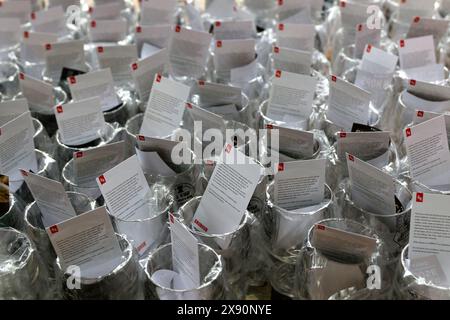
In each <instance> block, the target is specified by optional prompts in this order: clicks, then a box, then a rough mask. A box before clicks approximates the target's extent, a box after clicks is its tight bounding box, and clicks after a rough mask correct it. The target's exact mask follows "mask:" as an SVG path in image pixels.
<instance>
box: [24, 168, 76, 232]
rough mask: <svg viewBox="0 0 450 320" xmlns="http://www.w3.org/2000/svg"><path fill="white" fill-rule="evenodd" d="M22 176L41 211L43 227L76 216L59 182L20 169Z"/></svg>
mask: <svg viewBox="0 0 450 320" xmlns="http://www.w3.org/2000/svg"><path fill="white" fill-rule="evenodd" d="M22 176H23V179H24V180H25V183H26V184H27V186H28V189H30V191H31V194H32V195H33V198H34V200H35V201H36V204H37V206H38V207H39V210H40V211H41V217H42V223H43V224H44V227H46V228H47V227H49V226H51V225H54V224H58V223H60V222H63V221H65V220H67V219H70V218H73V217H75V216H76V212H75V209H74V208H73V206H72V204H71V203H70V200H69V197H68V196H67V194H66V191H65V190H64V187H63V185H62V184H61V182H58V181H55V180H51V179H49V178H45V177H41V176H39V175H36V174H33V173H31V172H28V171H24V170H22Z"/></svg>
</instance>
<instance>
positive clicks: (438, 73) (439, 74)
mask: <svg viewBox="0 0 450 320" xmlns="http://www.w3.org/2000/svg"><path fill="white" fill-rule="evenodd" d="M403 72H404V73H405V74H406V76H407V78H408V79H415V80H417V81H423V82H440V81H443V80H445V67H444V65H443V64H439V63H437V64H430V65H426V66H422V67H416V68H409V69H403Z"/></svg>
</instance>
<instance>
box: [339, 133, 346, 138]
mask: <svg viewBox="0 0 450 320" xmlns="http://www.w3.org/2000/svg"><path fill="white" fill-rule="evenodd" d="M345 137H347V132H339V138H345Z"/></svg>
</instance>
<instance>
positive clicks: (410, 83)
mask: <svg viewBox="0 0 450 320" xmlns="http://www.w3.org/2000/svg"><path fill="white" fill-rule="evenodd" d="M409 85H411V86H413V87H414V86H415V85H416V80H413V79H411V80H409Z"/></svg>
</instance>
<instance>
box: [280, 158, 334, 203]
mask: <svg viewBox="0 0 450 320" xmlns="http://www.w3.org/2000/svg"><path fill="white" fill-rule="evenodd" d="M325 165H326V161H325V159H318V160H304V161H303V160H302V161H292V162H286V163H280V164H279V165H278V172H277V174H276V175H275V185H274V186H275V189H274V197H275V203H276V204H277V205H278V206H280V207H281V208H283V209H286V210H295V209H298V208H301V207H307V206H311V205H315V204H319V203H321V202H322V201H323V198H324V190H325Z"/></svg>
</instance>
